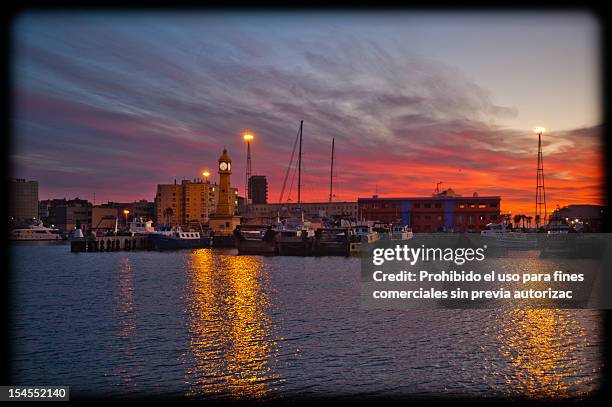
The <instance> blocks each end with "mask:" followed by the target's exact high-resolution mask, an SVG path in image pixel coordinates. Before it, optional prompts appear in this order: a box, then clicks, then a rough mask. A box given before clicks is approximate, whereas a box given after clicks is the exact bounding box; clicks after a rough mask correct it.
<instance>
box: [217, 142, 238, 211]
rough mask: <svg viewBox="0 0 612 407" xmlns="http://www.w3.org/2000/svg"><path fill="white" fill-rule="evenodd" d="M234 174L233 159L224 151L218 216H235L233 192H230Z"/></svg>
mask: <svg viewBox="0 0 612 407" xmlns="http://www.w3.org/2000/svg"><path fill="white" fill-rule="evenodd" d="M231 174H232V159H231V158H230V157H229V155H228V154H227V150H226V149H223V154H221V157H219V201H218V202H217V215H223V216H233V215H234V206H233V205H232V193H231V192H232V191H231V190H230V175H231Z"/></svg>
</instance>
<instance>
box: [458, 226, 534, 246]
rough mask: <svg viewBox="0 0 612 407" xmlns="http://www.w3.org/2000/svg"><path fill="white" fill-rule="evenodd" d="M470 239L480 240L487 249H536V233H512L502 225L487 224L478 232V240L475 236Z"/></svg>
mask: <svg viewBox="0 0 612 407" xmlns="http://www.w3.org/2000/svg"><path fill="white" fill-rule="evenodd" d="M470 239H472V240H480V241H481V242H482V243H484V244H487V245H488V246H489V247H500V248H506V249H523V250H525V249H527V250H528V249H536V248H537V247H538V239H537V234H536V233H524V232H514V231H512V230H510V229H508V227H507V226H506V225H505V224H502V223H489V224H487V225H486V226H485V229H484V230H482V231H481V232H480V239H477V238H476V237H475V236H470Z"/></svg>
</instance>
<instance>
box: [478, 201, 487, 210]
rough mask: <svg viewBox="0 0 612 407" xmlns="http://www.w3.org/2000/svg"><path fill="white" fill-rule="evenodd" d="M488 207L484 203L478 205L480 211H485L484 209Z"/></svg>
mask: <svg viewBox="0 0 612 407" xmlns="http://www.w3.org/2000/svg"><path fill="white" fill-rule="evenodd" d="M486 207H487V204H486V203H483V202H480V203H478V208H480V209H484V208H486Z"/></svg>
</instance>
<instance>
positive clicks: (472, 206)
mask: <svg viewBox="0 0 612 407" xmlns="http://www.w3.org/2000/svg"><path fill="white" fill-rule="evenodd" d="M468 207H469V208H475V207H476V204H475V203H469V204H468Z"/></svg>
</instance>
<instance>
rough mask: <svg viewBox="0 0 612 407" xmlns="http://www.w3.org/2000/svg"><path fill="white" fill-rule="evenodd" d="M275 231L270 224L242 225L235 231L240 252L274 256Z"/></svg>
mask: <svg viewBox="0 0 612 407" xmlns="http://www.w3.org/2000/svg"><path fill="white" fill-rule="evenodd" d="M274 235H275V232H274V231H273V230H272V228H271V227H270V226H268V227H266V228H263V227H261V226H259V227H257V226H241V227H240V228H236V230H235V231H234V237H235V239H236V248H237V249H238V254H251V255H262V256H273V255H274V254H276V242H275V239H274Z"/></svg>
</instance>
